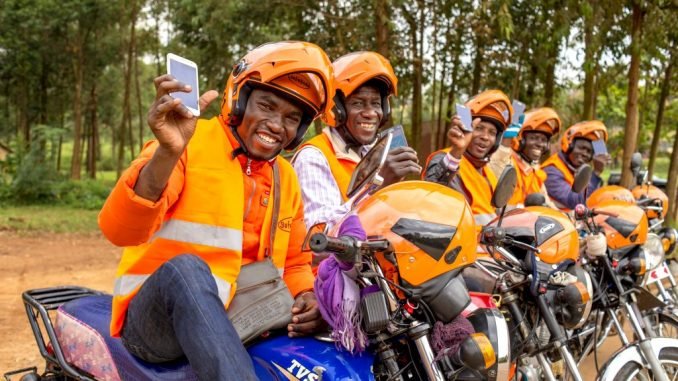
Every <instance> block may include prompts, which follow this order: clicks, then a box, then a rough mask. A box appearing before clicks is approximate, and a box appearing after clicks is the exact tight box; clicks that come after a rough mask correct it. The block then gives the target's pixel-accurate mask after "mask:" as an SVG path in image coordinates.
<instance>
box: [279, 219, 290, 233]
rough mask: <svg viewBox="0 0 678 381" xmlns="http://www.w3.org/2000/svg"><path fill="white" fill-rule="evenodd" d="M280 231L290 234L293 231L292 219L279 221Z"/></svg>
mask: <svg viewBox="0 0 678 381" xmlns="http://www.w3.org/2000/svg"><path fill="white" fill-rule="evenodd" d="M278 229H280V230H282V231H285V232H288V233H289V232H290V230H292V217H287V218H284V219H282V220H280V221H278Z"/></svg>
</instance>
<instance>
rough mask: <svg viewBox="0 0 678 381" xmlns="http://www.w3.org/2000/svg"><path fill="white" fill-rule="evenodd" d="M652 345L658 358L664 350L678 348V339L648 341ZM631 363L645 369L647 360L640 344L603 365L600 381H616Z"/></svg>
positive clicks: (620, 352)
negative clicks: (623, 368)
mask: <svg viewBox="0 0 678 381" xmlns="http://www.w3.org/2000/svg"><path fill="white" fill-rule="evenodd" d="M648 340H649V341H650V345H651V346H652V351H653V352H654V353H655V355H656V356H659V353H660V352H661V351H662V349H664V348H669V347H675V348H678V339H669V338H665V337H658V338H653V339H648ZM629 362H635V363H637V364H638V365H640V366H641V367H645V363H646V362H645V360H644V358H643V354H642V353H641V351H640V346H639V343H638V342H633V343H631V344H629V345H627V346H625V347H623V348H621V349H620V350H618V351H617V352H615V353H614V354H613V355H612V357H611V358H610V359H609V360H608V361H607V362H606V363H605V365H603V368H602V369H601V371H600V373H599V374H598V378H597V380H598V381H614V380H615V378H616V376H617V374H618V373H619V371H620V370H621V369H622V367H624V365H626V364H628V363H629Z"/></svg>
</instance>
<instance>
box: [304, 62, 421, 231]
mask: <svg viewBox="0 0 678 381" xmlns="http://www.w3.org/2000/svg"><path fill="white" fill-rule="evenodd" d="M332 67H333V69H334V87H335V89H336V95H335V97H334V99H333V103H334V104H333V106H332V109H331V111H330V112H328V113H326V114H325V118H324V119H325V122H326V123H327V124H328V126H329V127H326V128H325V129H323V132H322V134H320V135H318V136H316V137H314V138H313V139H311V140H309V141H308V142H307V143H305V144H303V145H302V146H301V148H300V149H299V151H298V152H297V154H296V155H295V157H294V159H293V165H294V169H295V170H296V172H297V175H298V177H299V183H300V184H301V192H302V198H303V200H304V216H305V221H306V225H307V226H311V225H313V224H315V223H318V222H327V223H330V224H333V223H334V222H336V221H337V220H338V219H339V218H341V217H342V216H343V215H344V214H345V213H346V212H347V211H348V207H347V206H346V204H345V203H346V201H347V197H346V191H347V189H348V185H349V181H350V179H351V175H352V174H353V171H354V169H355V168H356V166H357V164H358V163H359V162H360V160H361V158H362V157H363V156H364V155H365V154H366V153H367V152H368V151H369V150H370V148H371V147H372V145H373V144H374V142H375V141H376V139H377V131H378V129H379V128H380V127H381V126H383V125H384V124H385V123H386V122H387V121H388V119H389V117H390V114H391V106H390V104H389V97H390V96H391V95H396V94H397V85H398V79H397V78H396V76H395V73H394V72H393V68H392V67H391V64H390V63H389V61H388V60H387V59H386V58H384V57H383V56H381V55H380V54H379V53H375V52H354V53H350V54H346V55H344V56H342V57H339V58H338V59H337V60H336V61H334V62H333V63H332ZM420 172H421V166H419V164H418V159H417V153H416V152H415V151H414V149H412V148H410V147H398V148H395V149H393V150H392V151H391V152H389V155H388V158H387V160H386V163H385V166H384V168H383V169H382V171H381V173H380V175H381V176H382V177H383V178H384V183H383V184H384V186H385V185H388V184H392V183H395V182H398V181H400V180H402V179H403V178H404V177H405V176H407V175H410V174H419V173H420Z"/></svg>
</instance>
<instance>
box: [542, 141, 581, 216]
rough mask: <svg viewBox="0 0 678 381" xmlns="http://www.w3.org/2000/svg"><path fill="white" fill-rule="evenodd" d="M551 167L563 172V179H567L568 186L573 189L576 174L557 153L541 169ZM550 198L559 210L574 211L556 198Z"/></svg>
mask: <svg viewBox="0 0 678 381" xmlns="http://www.w3.org/2000/svg"><path fill="white" fill-rule="evenodd" d="M550 165H552V166H554V167H556V169H557V170H559V171H560V172H562V174H563V178H564V179H565V181H566V182H567V184H568V185H570V187H572V185H573V184H574V173H573V172H572V171H571V170H570V168H569V167H568V166H567V164H565V162H564V161H563V160H562V159H561V158H560V156H559V155H558V153H557V152H556V153H554V154H553V155H551V157H549V158H548V159H547V160H546V161H545V162H543V163H542V164H541V168H542V169H544V168H546V167H548V166H550ZM549 198H550V199H551V201H552V202H553V204H554V205H555V206H556V207H558V209H560V210H562V211H564V212H571V211H572V209H570V208H568V207H566V206H565V205H563V204H561V203H560V202H558V200H556V199H555V198H552V197H549Z"/></svg>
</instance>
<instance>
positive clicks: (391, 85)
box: [323, 52, 398, 127]
mask: <svg viewBox="0 0 678 381" xmlns="http://www.w3.org/2000/svg"><path fill="white" fill-rule="evenodd" d="M332 68H333V70H334V87H335V90H336V92H337V93H336V95H335V96H334V97H333V98H332V99H330V103H331V107H328V110H330V111H329V112H326V113H325V114H324V115H323V121H324V122H325V123H326V124H328V125H329V126H332V127H336V126H340V125H342V124H344V123H346V105H345V104H344V100H345V99H346V97H348V96H349V95H351V94H352V93H353V92H354V91H356V90H357V89H358V88H359V87H360V86H362V85H364V84H365V83H366V82H368V81H371V80H379V81H381V82H383V84H384V88H385V89H386V93H385V94H382V95H383V97H382V99H381V108H382V111H383V116H382V118H381V125H384V123H386V121H388V118H389V116H390V115H391V106H390V103H389V101H388V98H389V97H390V96H391V95H398V78H396V75H395V73H394V72H393V67H391V63H390V62H389V61H388V60H387V59H386V58H384V56H382V55H381V54H379V53H376V52H354V53H349V54H346V55H343V56H341V57H339V58H337V59H336V60H335V61H334V62H333V63H332Z"/></svg>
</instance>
